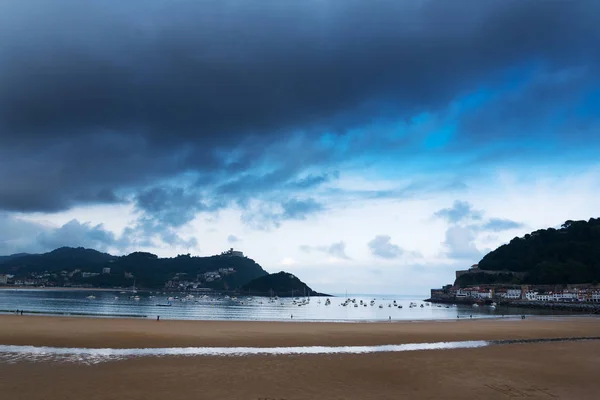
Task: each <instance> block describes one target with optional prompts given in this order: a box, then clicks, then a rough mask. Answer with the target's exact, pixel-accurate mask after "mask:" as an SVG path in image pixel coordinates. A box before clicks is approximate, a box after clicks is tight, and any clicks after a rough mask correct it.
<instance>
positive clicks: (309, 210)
mask: <svg viewBox="0 0 600 400" xmlns="http://www.w3.org/2000/svg"><path fill="white" fill-rule="evenodd" d="M324 210H325V206H324V205H323V204H321V203H319V202H318V201H316V200H315V199H313V198H310V197H309V198H306V199H296V198H292V199H287V200H284V201H283V202H280V203H273V202H271V203H268V202H259V203H258V204H257V205H255V206H250V207H248V208H247V209H246V210H245V211H244V212H243V213H242V217H241V219H242V222H244V223H245V224H247V225H248V226H250V227H251V228H253V229H259V230H270V229H273V228H279V227H280V226H281V223H282V222H283V221H293V220H295V221H303V220H305V219H307V218H308V217H309V216H312V215H314V214H318V213H320V212H322V211H324Z"/></svg>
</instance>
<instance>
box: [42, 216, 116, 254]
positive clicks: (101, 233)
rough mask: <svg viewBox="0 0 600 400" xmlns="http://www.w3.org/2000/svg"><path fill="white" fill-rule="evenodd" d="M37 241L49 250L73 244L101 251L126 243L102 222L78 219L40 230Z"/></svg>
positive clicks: (73, 245)
mask: <svg viewBox="0 0 600 400" xmlns="http://www.w3.org/2000/svg"><path fill="white" fill-rule="evenodd" d="M37 243H38V244H39V245H40V246H41V247H42V248H43V249H47V250H53V249H56V248H58V247H63V246H71V247H86V248H91V249H96V250H99V251H107V250H109V249H112V248H115V247H122V245H123V244H126V243H123V242H119V240H118V238H117V237H116V236H115V234H114V233H112V232H110V231H108V230H106V229H105V228H104V226H103V225H102V224H98V225H92V224H90V223H88V222H84V223H81V222H79V221H78V220H76V219H73V220H71V221H69V222H67V223H66V224H64V225H63V226H61V227H60V228H57V229H52V230H44V231H42V232H40V233H39V234H38V236H37Z"/></svg>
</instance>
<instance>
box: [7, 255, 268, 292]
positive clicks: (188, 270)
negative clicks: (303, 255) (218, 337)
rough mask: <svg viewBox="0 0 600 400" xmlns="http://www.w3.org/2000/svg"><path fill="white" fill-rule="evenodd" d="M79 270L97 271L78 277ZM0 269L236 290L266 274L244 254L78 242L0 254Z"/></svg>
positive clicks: (57, 280)
mask: <svg viewBox="0 0 600 400" xmlns="http://www.w3.org/2000/svg"><path fill="white" fill-rule="evenodd" d="M104 268H110V273H107V274H103V273H102V271H103V269H104ZM220 269H225V270H227V271H226V272H224V273H220V274H219V275H218V278H215V277H213V278H211V277H209V278H208V279H207V277H206V276H205V274H206V273H215V276H216V273H218V271H219V270H220ZM230 269H231V270H230ZM77 270H78V272H75V271H77ZM65 272H66V273H67V274H65ZM83 273H97V274H99V275H97V276H92V277H84V274H83ZM0 274H11V275H14V276H15V279H17V278H26V277H31V276H38V277H39V276H41V274H43V275H45V276H46V277H44V278H43V279H49V280H50V283H51V284H56V285H58V286H63V285H81V284H86V285H92V286H95V287H114V286H120V287H127V286H132V285H133V282H134V279H135V282H136V285H137V286H138V287H142V288H162V287H164V286H165V284H166V283H167V282H168V281H173V282H175V283H177V282H194V281H198V282H200V283H201V286H202V287H208V288H212V289H227V290H234V289H237V288H239V287H241V286H243V285H245V284H246V283H248V282H250V281H251V280H253V279H255V278H258V277H261V276H264V275H268V273H267V272H266V271H265V270H264V269H263V268H262V267H261V266H260V265H259V264H257V263H256V262H255V261H254V260H252V259H250V258H247V257H236V256H227V255H217V256H211V257H192V256H190V255H189V254H185V255H180V256H177V257H173V258H159V257H158V256H156V255H155V254H151V253H144V252H135V253H131V254H129V255H126V256H121V257H117V256H113V255H110V254H106V253H101V252H99V251H96V250H92V249H84V248H81V247H79V248H71V247H62V248H60V249H56V250H54V251H51V252H49V253H44V254H27V255H16V256H11V257H7V258H4V259H2V260H0ZM47 275H49V277H48V276H47Z"/></svg>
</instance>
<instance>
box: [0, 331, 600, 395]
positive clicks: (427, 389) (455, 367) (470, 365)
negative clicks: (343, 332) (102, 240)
mask: <svg viewBox="0 0 600 400" xmlns="http://www.w3.org/2000/svg"><path fill="white" fill-rule="evenodd" d="M599 354H600V342H598V341H590V342H561V343H541V344H514V345H503V346H491V347H486V348H479V349H463V350H435V351H417V352H406V353H382V354H367V355H331V356H252V357H165V358H157V357H148V358H137V359H130V360H125V361H115V362H108V363H104V364H98V365H77V364H70V363H45V362H43V363H29V362H20V363H16V364H0V394H1V395H0V397H1V398H2V399H7V400H25V399H26V400H37V399H40V400H41V399H45V400H55V399H56V400H59V399H65V400H80V399H88V400H99V399H128V400H138V399H139V400H142V399H144V400H153V399H157V400H158V399H170V400H180V399H181V400H183V399H186V400H187V399H218V400H221V399H232V400H235V399H239V400H258V399H263V400H265V399H271V400H275V399H277V400H279V399H286V400H308V399H314V400H321V399H322V400H330V399H336V400H342V399H346V400H354V399H356V400H363V399H382V400H387V399H389V400H392V399H393V400H397V399H465V398H469V399H492V400H493V399H512V398H533V399H597V398H598V391H599V390H600V380H598V371H599V370H600V357H598V355H599Z"/></svg>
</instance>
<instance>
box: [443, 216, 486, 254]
mask: <svg viewBox="0 0 600 400" xmlns="http://www.w3.org/2000/svg"><path fill="white" fill-rule="evenodd" d="M475 238H476V234H475V232H474V231H473V230H472V229H470V228H469V227H466V226H457V225H454V226H451V227H449V228H448V229H447V230H446V237H445V240H444V242H443V245H444V246H445V248H446V251H447V252H446V255H447V256H448V258H451V259H455V260H470V261H473V263H474V262H477V261H479V260H480V259H481V258H482V257H483V254H482V252H481V251H479V249H477V247H476V246H475V243H474V241H475Z"/></svg>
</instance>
